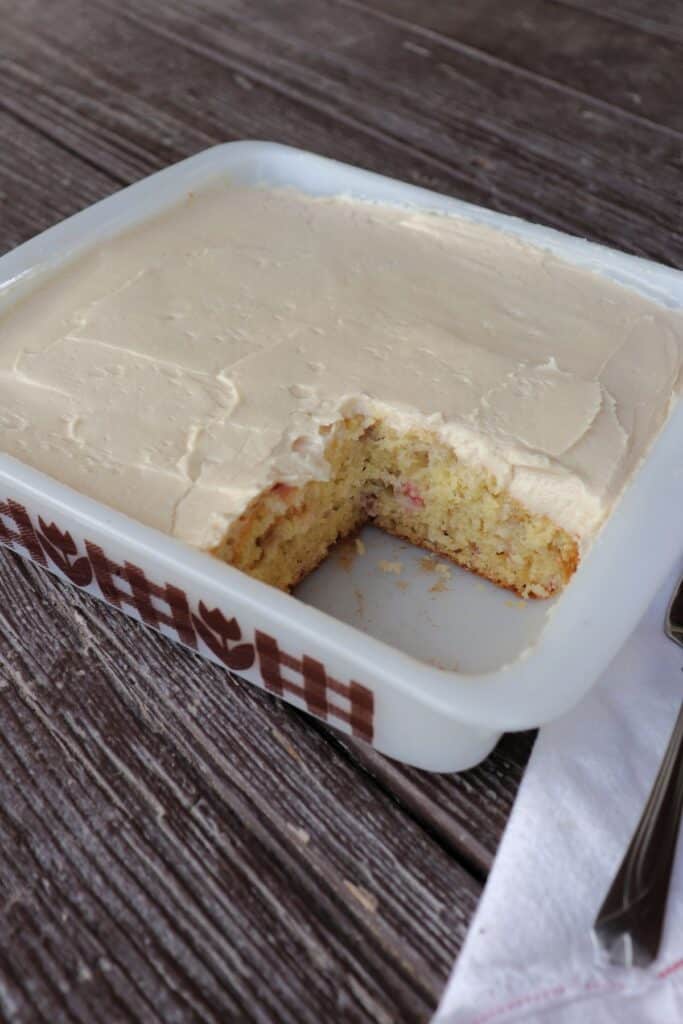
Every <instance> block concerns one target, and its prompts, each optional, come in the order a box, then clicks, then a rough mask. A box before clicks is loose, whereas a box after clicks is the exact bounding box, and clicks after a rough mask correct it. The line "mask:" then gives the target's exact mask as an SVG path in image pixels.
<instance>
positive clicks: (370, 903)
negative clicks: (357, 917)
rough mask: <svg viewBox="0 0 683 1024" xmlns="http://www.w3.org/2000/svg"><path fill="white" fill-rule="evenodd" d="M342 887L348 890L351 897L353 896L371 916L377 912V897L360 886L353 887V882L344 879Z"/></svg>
mask: <svg viewBox="0 0 683 1024" xmlns="http://www.w3.org/2000/svg"><path fill="white" fill-rule="evenodd" d="M344 885H345V886H346V888H347V889H348V890H349V892H350V893H351V895H352V896H354V897H355V898H356V899H357V900H358V902H359V903H360V905H361V906H362V907H365V909H366V910H368V911H369V912H370V913H371V914H374V913H375V912H376V910H377V905H378V904H377V897H376V896H375V895H374V894H373V893H371V892H368V890H367V889H364V888H363V886H362V885H354V883H353V882H349V881H347V879H344Z"/></svg>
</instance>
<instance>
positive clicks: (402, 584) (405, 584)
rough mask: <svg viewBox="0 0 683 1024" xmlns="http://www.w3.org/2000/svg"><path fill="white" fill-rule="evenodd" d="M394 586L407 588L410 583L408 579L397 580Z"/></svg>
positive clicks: (400, 588) (401, 588) (402, 588)
mask: <svg viewBox="0 0 683 1024" xmlns="http://www.w3.org/2000/svg"><path fill="white" fill-rule="evenodd" d="M394 586H395V587H398V589H399V590H407V589H408V587H409V586H410V584H409V583H408V581H407V580H396V582H395V583H394Z"/></svg>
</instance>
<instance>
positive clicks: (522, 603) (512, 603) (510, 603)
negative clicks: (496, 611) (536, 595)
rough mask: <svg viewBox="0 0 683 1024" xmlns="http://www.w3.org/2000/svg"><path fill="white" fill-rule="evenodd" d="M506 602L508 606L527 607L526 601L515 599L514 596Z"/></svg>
mask: <svg viewBox="0 0 683 1024" xmlns="http://www.w3.org/2000/svg"><path fill="white" fill-rule="evenodd" d="M505 604H506V605H507V607H508V608H526V604H527V603H526V601H515V600H513V599H512V598H511V599H510V600H509V601H506V602H505Z"/></svg>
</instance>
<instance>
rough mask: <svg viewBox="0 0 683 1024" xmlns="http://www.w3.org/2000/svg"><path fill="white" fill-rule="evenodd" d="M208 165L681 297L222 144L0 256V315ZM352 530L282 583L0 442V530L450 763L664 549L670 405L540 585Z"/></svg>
mask: <svg viewBox="0 0 683 1024" xmlns="http://www.w3.org/2000/svg"><path fill="white" fill-rule="evenodd" d="M221 181H223V182H225V183H226V185H227V184H229V183H231V182H237V183H240V184H253V185H257V184H258V185H271V186H293V187H295V188H297V189H300V190H302V191H304V192H308V193H311V194H316V195H321V194H326V195H338V194H344V195H350V196H356V197H359V198H364V199H367V200H371V201H383V202H390V203H397V204H401V205H408V206H412V207H418V208H421V209H426V210H436V211H440V212H442V213H446V214H450V215H453V216H457V217H463V218H466V219H468V220H470V221H478V222H481V223H485V224H488V225H490V226H492V227H494V228H495V229H497V230H499V231H501V232H504V233H507V234H512V235H515V236H517V237H521V238H524V239H526V240H527V241H529V242H530V243H532V244H534V245H537V246H539V247H541V248H544V249H548V250H551V251H552V252H554V253H555V254H556V255H558V256H559V257H561V258H563V259H565V260H567V261H569V262H571V263H574V264H579V265H582V266H584V267H588V268H590V269H592V270H593V271H595V272H596V273H598V274H604V275H606V276H608V277H610V278H612V279H613V280H615V281H617V282H618V283H619V284H621V285H622V286H623V287H625V288H630V289H634V290H636V291H638V292H640V293H642V294H644V295H646V296H647V297H649V298H651V299H653V300H654V301H656V302H659V303H660V304H663V305H665V306H668V307H673V308H681V307H683V275H682V274H680V273H678V272H677V271H674V270H670V269H668V268H666V267H663V266H659V265H657V264H654V263H651V262H649V261H646V260H642V259H638V258H635V257H632V256H627V255H624V254H622V253H619V252H616V251H613V250H611V249H608V248H605V247H603V246H599V245H594V244H591V243H588V242H585V241H582V240H580V239H577V238H573V237H570V236H568V235H563V234H561V233H559V232H557V231H553V230H551V229H548V228H544V227H540V226H538V225H534V224H530V223H527V222H525V221H521V220H517V219H514V218H511V217H507V216H504V215H502V214H499V213H495V212H493V211H491V210H486V209H483V208H480V207H476V206H472V205H470V204H467V203H463V202H460V201H459V200H457V199H451V198H448V197H445V196H441V195H437V194H435V193H432V192H428V191H425V190H424V189H420V188H415V187H413V186H411V185H407V184H403V183H401V182H398V181H395V180H392V179H388V178H384V177H382V176H380V175H377V174H371V173H369V172H367V171H362V170H359V169H357V168H354V167H349V166H346V165H344V164H340V163H336V162H335V161H332V160H327V159H324V158H322V157H318V156H314V155H313V154H310V153H305V152H301V151H299V150H295V149H290V148H288V147H285V146H281V145H277V144H274V143H268V142H234V143H228V144H226V145H223V146H217V147H215V148H213V149H209V150H206V151H204V152H202V153H199V154H198V155H197V156H194V157H191V158H190V159H188V160H185V161H183V162H182V163H179V164H176V165H175V166H173V167H169V168H167V169H165V170H163V171H160V172H159V173H157V174H154V175H152V176H151V177H149V178H146V179H145V180H144V181H141V182H139V183H137V184H135V185H132V186H131V187H130V188H126V189H124V190H122V191H121V192H118V193H116V194H115V195H113V196H111V197H110V198H108V199H105V200H103V201H102V202H100V203H97V204H95V205H94V206H92V207H90V208H88V209H87V210H84V211H83V212H82V213H79V214H77V215H76V216H74V217H71V218H69V219H68V220H66V221H64V222H63V223H61V224H59V225H57V226H56V227H54V228H51V229H50V230H48V231H45V232H44V233H43V234H41V235H39V236H38V237H36V238H34V239H32V240H31V241H29V242H27V243H25V244H24V245H22V246H20V247H19V248H17V249H15V250H14V251H13V252H11V253H8V254H7V255H6V256H4V257H3V258H2V259H0V313H1V312H2V311H3V310H4V309H6V308H7V307H8V305H9V304H11V303H13V302H14V301H16V300H17V298H19V297H20V296H21V295H23V294H26V293H28V292H30V291H31V290H32V289H33V288H34V287H36V285H37V284H38V283H39V282H40V281H41V280H42V279H43V278H44V277H45V276H46V275H50V274H52V273H53V272H55V270H57V269H59V268H60V267H61V266H63V265H64V264H65V263H67V262H69V261H70V260H71V259H73V258H74V257H75V256H77V255H79V254H80V253H82V252H83V251H84V250H87V249H88V248H90V247H92V246H95V245H97V244H98V243H99V242H101V241H102V240H103V239H106V238H108V237H111V236H112V235H115V234H118V233H120V232H121V231H123V230H125V229H126V228H128V227H130V226H131V225H133V224H136V223H139V222H140V221H143V220H145V219H146V218H148V217H150V216H153V215H155V214H157V213H159V212H160V211H162V210H163V209H165V208H167V207H171V206H173V205H174V204H175V203H177V202H178V201H179V200H180V199H181V198H182V197H183V196H185V195H186V194H187V193H188V192H191V191H197V190H199V189H201V188H202V187H204V186H206V185H208V184H214V183H216V182H221ZM362 539H363V544H362V545H358V551H362V552H363V553H362V554H360V553H359V554H357V555H354V552H355V551H356V548H355V547H353V546H352V545H350V544H347V545H346V546H345V547H344V548H343V550H342V552H341V553H337V554H334V553H333V554H332V555H331V557H330V558H328V560H327V561H326V563H325V564H324V565H323V566H322V567H321V568H320V569H319V570H317V571H316V572H315V573H313V574H312V575H311V576H310V577H309V578H308V579H307V580H306V581H305V582H304V583H303V584H302V585H301V586H300V587H299V588H298V589H297V596H291V595H288V594H284V593H281V592H279V591H277V590H275V589H273V588H272V587H269V586H267V585H266V584H264V583H261V582H259V581H257V580H254V579H251V578H250V577H248V576H246V575H244V574H243V573H241V572H239V571H238V570H236V569H233V568H231V567H230V566H227V565H224V564H223V563H221V562H218V561H217V560H215V559H214V558H212V557H211V556H209V555H207V554H204V553H202V552H199V551H196V550H193V549H191V548H190V547H188V546H186V545H185V544H183V543H181V542H180V541H178V540H176V539H174V538H172V537H169V536H166V535H165V534H162V533H160V532H158V531H157V530H154V529H152V528H150V527H146V526H143V525H141V524H140V523H137V522H135V521H133V520H132V519H129V518H128V517H127V516H125V515H122V514H121V513H119V512H116V511H114V510H112V509H110V508H107V507H106V506H104V505H102V504H100V503H98V502H96V501H93V500H91V499H89V498H87V497H84V496H83V495H81V494H78V493H76V492H75V491H73V490H72V489H71V488H69V487H66V486H64V485H62V484H60V483H58V482H57V481H55V480H53V479H51V478H50V477H49V476H47V475H45V474H43V473H40V472H38V471H36V470H34V469H32V468H30V467H28V466H25V465H23V464H22V463H21V462H19V461H17V460H16V459H14V458H12V457H10V456H8V455H0V543H3V544H5V545H7V546H9V547H11V548H13V549H14V550H16V551H17V552H19V553H20V554H21V555H23V556H25V557H28V558H30V559H31V560H33V561H34V562H36V563H37V564H39V565H41V566H43V567H44V568H46V569H48V570H50V571H51V572H54V573H56V574H57V575H58V576H60V577H61V578H63V579H65V580H68V581H69V582H71V583H72V584H73V585H75V586H77V587H80V588H81V589H83V590H87V591H88V592H90V593H92V594H95V595H96V596H97V597H99V598H101V599H103V600H105V601H107V602H108V603H109V604H111V605H113V606H114V607H116V608H118V609H120V610H121V611H122V612H124V613H125V614H128V615H131V616H133V617H134V618H138V619H141V620H142V621H143V622H145V623H146V624H147V625H149V626H152V627H153V628H155V629H158V630H160V631H161V632H162V633H163V634H164V635H165V636H167V637H169V638H170V639H172V640H175V641H177V642H179V643H182V644H184V645H186V646H187V647H190V648H191V649H193V650H195V651H197V652H198V653H199V654H200V655H202V656H204V657H206V658H208V659H210V660H211V661H214V662H216V663H218V664H221V665H224V666H225V667H226V668H228V669H229V670H231V671H233V672H236V673H238V674H239V675H240V676H242V677H244V678H245V679H248V680H249V681H250V682H252V683H254V684H256V685H257V686H260V687H264V688H266V689H267V690H269V691H270V692H271V693H274V694H276V695H278V696H279V697H281V698H283V699H284V700H286V701H289V702H290V703H292V704H294V705H295V706H297V707H299V708H301V709H303V710H305V711H307V712H309V713H310V714H313V715H315V716H317V717H318V718H321V719H323V720H324V721H326V722H328V723H329V724H330V725H331V726H333V727H335V728H337V729H341V730H342V731H344V732H347V733H350V734H352V735H353V736H356V737H358V738H360V739H362V740H365V741H367V742H369V743H372V744H373V746H375V747H376V748H377V749H378V750H380V751H382V752H383V753H386V754H389V755H390V756H392V757H395V758H397V759H399V760H402V761H406V762H408V763H410V764H414V765H417V766H419V767H421V768H425V769H428V770H432V771H455V770H461V769H464V768H467V767H469V766H471V765H473V764H476V763H477V762H478V761H480V760H481V759H482V758H484V757H485V756H486V755H487V754H488V753H489V751H490V750H491V749H492V748H493V746H494V745H495V743H496V741H497V740H498V738H499V736H500V734H501V733H502V732H503V731H504V730H514V729H528V728H532V727H536V726H539V725H541V724H543V723H544V722H547V721H549V720H550V719H552V718H555V717H557V716H558V715H561V714H562V713H563V712H565V711H566V710H568V709H569V708H570V707H572V706H573V705H574V704H575V703H576V702H577V701H579V700H580V699H581V697H582V696H583V695H584V694H585V693H586V691H587V690H588V689H589V688H590V687H591V686H592V685H593V683H594V682H595V681H596V680H597V678H598V676H599V674H600V673H601V671H602V670H603V669H604V668H605V666H606V665H607V663H608V662H609V661H610V659H611V658H612V656H613V655H614V654H615V653H616V651H617V650H618V649H619V647H620V646H621V645H622V644H623V642H624V640H625V639H626V638H627V636H628V635H629V633H630V632H631V631H632V630H633V628H634V627H635V625H636V624H637V622H638V620H639V618H640V617H641V615H642V614H643V612H644V611H645V609H646V607H647V605H648V604H649V602H650V600H651V599H652V597H653V595H654V594H655V592H656V590H657V588H658V587H659V585H660V583H661V582H662V581H663V580H664V578H665V577H666V575H667V574H668V573H669V572H670V570H671V568H672V566H675V565H676V564H677V563H680V561H681V556H682V555H683V402H682V401H681V399H680V397H679V398H678V399H677V400H676V401H675V403H674V406H673V409H672V412H671V415H670V416H669V418H668V420H667V422H666V424H665V426H664V427H663V429H662V431H661V433H660V434H659V436H658V437H657V439H656V441H655V443H654V444H653V446H652V448H651V449H650V451H649V453H648V455H647V457H646V458H645V459H644V461H643V462H642V464H641V466H640V468H639V469H638V471H637V473H636V474H635V476H634V477H633V479H632V480H631V482H630V483H629V485H628V487H627V488H626V491H625V493H624V494H623V496H622V497H621V499H620V500H619V502H618V504H617V506H616V508H615V510H614V511H613V513H612V515H611V516H610V517H609V519H608V520H607V523H606V524H605V526H604V527H603V528H602V530H601V532H600V533H599V535H598V538H597V539H596V541H595V542H594V544H593V545H592V547H591V549H590V551H589V553H588V554H587V556H586V557H585V558H584V559H583V561H582V563H581V565H580V566H579V568H578V570H577V572H576V573H575V575H574V577H573V578H572V580H571V582H570V583H569V584H568V586H567V587H566V589H565V590H564V591H563V592H562V594H561V595H559V596H558V597H557V598H555V599H553V600H550V601H536V602H533V601H520V600H516V599H512V598H511V595H510V594H509V593H508V592H506V591H503V590H501V589H499V588H497V587H495V586H493V585H492V584H488V583H485V582H483V581H481V580H479V579H478V578H477V577H475V576H472V575H470V574H468V573H466V572H464V571H461V570H459V569H456V568H452V567H448V568H446V567H444V568H443V569H441V570H437V571H435V569H436V566H437V565H438V564H439V562H438V560H434V559H431V558H429V559H426V558H425V556H424V552H418V551H416V550H415V549H413V548H411V547H410V546H409V545H406V544H405V543H403V542H401V541H399V540H397V539H395V538H392V537H388V536H386V535H384V534H382V533H380V532H379V531H377V530H374V529H371V528H368V529H366V530H364V531H363V534H362ZM387 569H389V571H387ZM397 584H399V585H397ZM225 699H226V700H229V699H230V689H229V687H228V686H226V691H225Z"/></svg>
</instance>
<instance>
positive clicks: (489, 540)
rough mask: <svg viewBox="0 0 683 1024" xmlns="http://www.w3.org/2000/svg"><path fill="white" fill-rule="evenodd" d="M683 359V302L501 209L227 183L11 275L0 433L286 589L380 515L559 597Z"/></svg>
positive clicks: (70, 478)
mask: <svg viewBox="0 0 683 1024" xmlns="http://www.w3.org/2000/svg"><path fill="white" fill-rule="evenodd" d="M682 365H683V322H682V318H681V315H680V313H678V312H675V311H673V310H669V309H667V308H665V307H664V306H660V305H659V304H657V303H655V302H652V301H650V300H649V299H647V298H645V297H643V296H641V295H640V294H637V293H636V292H634V291H632V290H628V289H626V288H623V287H621V286H619V285H618V284H616V283H615V282H613V281H611V280H608V279H607V278H606V277H603V276H600V275H599V274H597V273H592V272H590V271H588V270H585V269H581V268H579V267H576V266H572V265H570V264H569V263H566V262H563V261H562V260H560V259H558V258H557V257H555V256H553V255H552V254H550V253H549V252H548V251H545V250H543V249H541V248H536V247H534V246H533V245H530V244H528V243H526V242H522V241H520V240H518V239H516V238H514V237H512V236H510V235H508V234H506V233H504V232H501V231H499V230H496V229H494V228H491V227H486V226H483V225H481V224H476V223H473V222H471V221H468V220H466V219H463V218H460V217H455V216H447V215H443V214H436V213H428V212H424V211H419V210H414V209H409V208H402V207H397V206H390V205H383V204H375V203H370V202H364V201H360V200H353V199H350V198H348V197H333V198H331V197H321V198H314V197H311V196H308V195H304V194H302V193H298V192H297V191H295V190H289V189H267V188H248V187H243V186H237V185H226V184H220V185H218V184H216V185H214V186H211V187H208V188H206V189H204V190H202V191H200V192H198V193H197V194H193V195H188V196H186V197H185V199H184V200H183V201H182V202H181V203H179V204H178V205H177V206H175V207H174V208H173V209H170V210H167V211H166V212H165V213H163V214H162V215H159V216H157V217H156V218H153V219H149V220H147V221H145V222H144V223H142V224H140V225H138V226H136V227H134V228H131V229H129V230H127V231H125V232H123V233H122V234H120V235H118V236H117V237H115V238H113V239H111V240H110V241H107V242H105V243H102V244H100V245H99V246H98V247H97V248H95V249H94V250H93V251H90V252H89V253H87V254H86V255H85V256H82V257H80V258H78V259H76V260H72V261H71V262H70V263H69V264H68V266H66V267H65V268H63V269H62V270H60V271H59V272H57V273H55V274H54V275H53V276H51V277H49V278H47V279H45V280H43V281H42V282H41V283H40V284H39V285H37V286H36V287H35V288H34V289H33V290H31V291H30V292H29V293H28V294H26V295H23V296H21V297H20V296H19V295H18V294H17V299H16V301H15V302H13V303H12V304H10V305H9V306H8V307H7V308H6V310H5V313H4V315H3V318H2V326H1V329H0V447H2V449H3V450H4V451H5V452H8V453H10V454H12V455H14V456H16V457H18V458H19V459H21V460H22V461H24V462H25V463H28V464H29V465H32V466H35V467H37V468H38V469H40V470H43V471H44V472H46V473H48V474H50V475H51V476H53V477H55V478H57V479H58V480H60V481H62V482H64V483H66V484H68V485H70V486H72V487H74V488H75V489H77V490H78V491H80V492H82V493H84V494H87V495H89V496H91V497H93V498H96V499H98V500H100V501H102V502H104V503H106V504H108V505H110V506H112V507H114V508H117V509H119V510H121V511H122V512H125V513H127V514H128V515H130V516H132V517H134V518H136V519H138V520H140V521H142V522H143V523H146V524H149V525H151V526H153V527H156V528H158V529H160V530H163V531H166V532H167V533H169V534H171V535H173V536H175V537H177V538H179V539H181V540H183V541H185V542H187V543H188V544H191V545H194V546H196V547H197V548H200V549H202V550H205V551H208V552H211V553H213V554H214V555H216V556H217V557H218V558H221V559H223V560H225V561H226V562H228V563H230V564H231V565H234V566H236V567H237V568H239V569H241V570H243V571H244V572H247V573H249V574H251V575H252V576H255V577H257V578H258V579H261V580H263V581H265V582H266V583H270V584H272V585H274V586H277V587H281V588H285V589H286V588H291V587H292V586H293V585H294V584H296V583H297V581H299V580H300V579H302V578H303V576H305V575H306V574H307V573H308V572H310V571H311V570H312V569H313V568H314V567H315V566H316V565H317V564H318V563H319V562H320V561H321V560H322V559H323V558H324V557H325V555H326V553H327V551H328V550H329V548H330V546H331V545H332V544H334V543H335V541H337V540H339V539H340V538H342V537H344V536H346V535H348V534H350V533H351V532H352V531H354V530H356V529H358V527H359V526H361V524H363V523H365V522H366V521H368V520H369V521H372V522H373V523H375V524H376V525H377V526H379V527H381V528H382V529H384V530H387V531H389V532H390V533H392V534H396V535H397V536H399V537H403V538H405V539H407V540H409V541H411V542H412V543H415V544H418V545H421V546H423V547H425V548H428V549H430V550H432V551H435V552H438V553H439V554H441V555H445V556H448V557H449V558H451V559H453V560H454V561H455V562H457V563H458V564H459V565H462V566H464V567H466V568H467V569H470V570H473V571H474V572H477V573H480V574H481V575H482V576H485V577H486V578H488V579H490V580H492V581H494V582H495V583H498V584H500V585H502V586H505V587H509V588H511V589H512V590H514V591H516V592H517V593H518V594H520V595H522V596H525V597H527V596H530V597H547V596H549V595H551V594H553V593H555V592H556V591H558V590H559V589H560V588H561V587H562V586H563V585H564V584H565V583H566V582H567V581H568V580H569V578H570V577H571V575H572V573H573V572H574V570H575V569H576V566H577V564H578V562H579V560H580V558H581V556H582V554H583V553H584V552H585V550H586V549H587V547H588V545H589V544H590V543H591V541H592V539H593V538H594V537H595V535H596V533H597V531H598V530H599V528H600V525H601V524H602V522H603V521H604V519H605V517H606V516H607V515H608V514H609V513H610V510H611V509H612V507H613V506H614V503H615V501H616V499H617V497H618V496H619V494H620V492H621V491H622V489H623V487H624V485H625V483H626V482H627V480H628V478H629V476H630V475H631V474H632V473H633V472H634V470H635V468H636V467H637V466H638V464H639V462H640V461H641V459H642V458H643V456H644V454H645V452H646V451H647V449H648V447H649V445H650V444H651V442H652V440H653V438H654V437H655V435H656V434H657V432H658V431H659V429H660V428H661V426H662V424H663V423H664V421H665V419H666V417H667V415H668V412H669V410H670V408H671V405H672V403H673V401H674V398H675V396H676V395H677V394H678V393H679V392H680V390H681V377H682V373H681V367H682ZM624 557H629V556H628V553H625V555H624Z"/></svg>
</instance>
